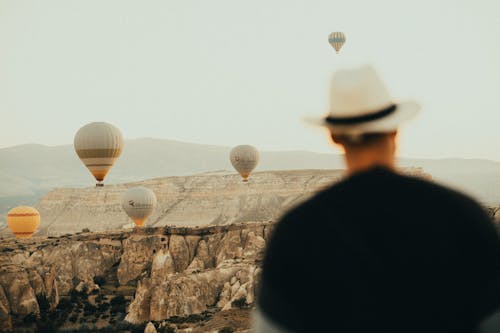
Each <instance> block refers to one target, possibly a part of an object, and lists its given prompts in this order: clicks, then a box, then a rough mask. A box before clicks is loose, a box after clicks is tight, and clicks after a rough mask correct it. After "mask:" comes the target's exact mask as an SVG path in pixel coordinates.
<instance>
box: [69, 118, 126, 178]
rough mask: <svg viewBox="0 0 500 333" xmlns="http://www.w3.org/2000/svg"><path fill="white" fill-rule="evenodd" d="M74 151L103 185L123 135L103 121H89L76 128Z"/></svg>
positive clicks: (116, 157) (120, 146) (121, 145)
mask: <svg viewBox="0 0 500 333" xmlns="http://www.w3.org/2000/svg"><path fill="white" fill-rule="evenodd" d="M74 146H75V151H76V153H77V155H78V157H80V159H81V160H82V162H83V164H85V166H86V167H87V168H88V169H89V171H90V173H92V175H93V176H94V177H95V179H96V180H97V184H96V186H103V183H102V182H103V180H104V177H106V174H107V173H108V172H109V170H110V169H111V167H112V166H113V164H114V163H115V161H116V160H117V159H118V157H119V156H120V154H121V153H122V149H123V136H122V133H121V132H120V130H119V129H118V128H116V127H115V126H113V125H111V124H108V123H104V122H96V123H90V124H87V125H85V126H83V127H82V128H80V129H79V130H78V132H76V134H75V140H74Z"/></svg>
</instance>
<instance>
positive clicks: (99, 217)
mask: <svg viewBox="0 0 500 333" xmlns="http://www.w3.org/2000/svg"><path fill="white" fill-rule="evenodd" d="M403 172H405V173H408V174H410V175H413V176H419V177H424V178H430V176H429V175H427V174H425V173H424V172H423V171H422V169H420V168H407V169H403ZM343 175H344V171H343V170H290V171H268V172H257V173H255V174H252V176H251V177H250V179H249V182H248V183H243V182H242V181H241V178H240V176H239V175H237V174H217V173H215V174H202V175H195V176H183V177H166V178H156V179H150V180H145V181H141V182H136V183H127V184H120V185H105V186H104V187H101V188H98V187H90V188H81V189H56V190H54V191H52V192H50V193H49V194H47V195H46V196H44V197H43V198H42V199H41V200H40V202H39V204H38V205H37V209H38V211H39V212H40V214H41V217H42V219H41V225H40V229H39V231H38V232H37V233H36V234H35V236H45V235H48V236H60V235H64V234H68V233H77V232H80V231H82V229H85V228H88V229H89V230H90V231H94V232H95V231H106V230H114V229H122V230H123V228H130V227H133V226H134V224H133V223H132V221H131V220H130V219H129V218H128V217H127V215H126V214H125V212H124V211H123V209H122V207H121V203H120V202H121V196H122V194H123V193H124V192H125V191H126V190H127V189H128V188H130V187H134V186H144V187H147V188H149V189H151V190H152V191H153V192H154V193H155V194H156V197H157V199H158V206H157V207H156V209H155V211H154V213H153V214H152V215H151V216H150V217H149V219H148V221H147V222H146V224H145V226H146V227H162V226H182V227H184V226H185V227H190V226H207V225H227V224H232V223H240V222H248V221H252V222H261V221H272V220H277V219H278V218H279V216H280V215H281V214H282V213H283V212H284V211H286V210H287V209H288V208H290V207H291V206H294V205H296V204H299V203H301V202H302V201H304V200H305V199H307V198H309V197H310V196H311V195H313V194H314V193H316V192H318V191H319V190H321V189H323V188H325V187H328V186H329V185H331V184H333V183H335V182H337V181H339V180H340V179H342V177H343ZM1 233H2V235H4V236H9V235H11V233H10V232H9V231H8V230H7V229H4V230H3V231H1ZM257 241H258V240H257ZM179 246H180V247H183V246H188V247H189V244H179ZM190 253H192V251H191V252H190ZM190 259H192V258H190ZM175 265H176V266H178V265H179V263H178V262H175ZM196 265H199V263H198V264H196Z"/></svg>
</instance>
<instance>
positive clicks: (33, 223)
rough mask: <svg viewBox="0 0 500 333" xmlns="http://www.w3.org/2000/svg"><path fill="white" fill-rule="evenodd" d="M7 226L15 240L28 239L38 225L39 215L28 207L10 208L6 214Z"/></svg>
mask: <svg viewBox="0 0 500 333" xmlns="http://www.w3.org/2000/svg"><path fill="white" fill-rule="evenodd" d="M7 225H8V226H9V229H10V230H11V231H12V233H13V234H14V235H15V236H16V238H30V237H31V236H33V234H34V233H35V231H36V229H38V226H39V225H40V213H39V212H38V210H36V209H35V208H33V207H28V206H19V207H15V208H12V209H11V210H9V212H8V213H7Z"/></svg>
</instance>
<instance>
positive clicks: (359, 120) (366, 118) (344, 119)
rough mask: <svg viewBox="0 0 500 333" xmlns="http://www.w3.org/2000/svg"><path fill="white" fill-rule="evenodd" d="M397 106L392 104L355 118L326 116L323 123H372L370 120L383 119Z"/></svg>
mask: <svg viewBox="0 0 500 333" xmlns="http://www.w3.org/2000/svg"><path fill="white" fill-rule="evenodd" d="M396 107H397V105H396V104H392V105H391V106H389V107H387V108H385V109H383V110H380V111H377V112H374V113H370V114H365V115H362V116H356V117H332V116H328V117H326V118H325V121H326V122H327V123H329V124H332V125H352V124H359V123H364V122H366V121H372V120H377V119H380V118H384V117H385V116H387V115H390V114H391V113H393V112H394V111H395V110H396Z"/></svg>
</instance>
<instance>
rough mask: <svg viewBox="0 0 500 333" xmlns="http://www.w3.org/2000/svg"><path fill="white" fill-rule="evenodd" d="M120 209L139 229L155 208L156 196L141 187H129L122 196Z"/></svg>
mask: <svg viewBox="0 0 500 333" xmlns="http://www.w3.org/2000/svg"><path fill="white" fill-rule="evenodd" d="M122 207H123V210H125V213H127V215H128V216H129V217H130V218H131V219H132V221H134V223H135V224H136V225H137V226H138V227H139V228H140V227H142V226H143V224H144V222H146V220H147V219H148V217H149V216H150V215H151V214H152V213H153V211H154V209H155V207H156V195H155V194H154V192H153V191H151V190H150V189H148V188H145V187H142V186H137V187H131V188H129V189H128V190H127V192H125V193H124V194H123V196H122Z"/></svg>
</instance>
